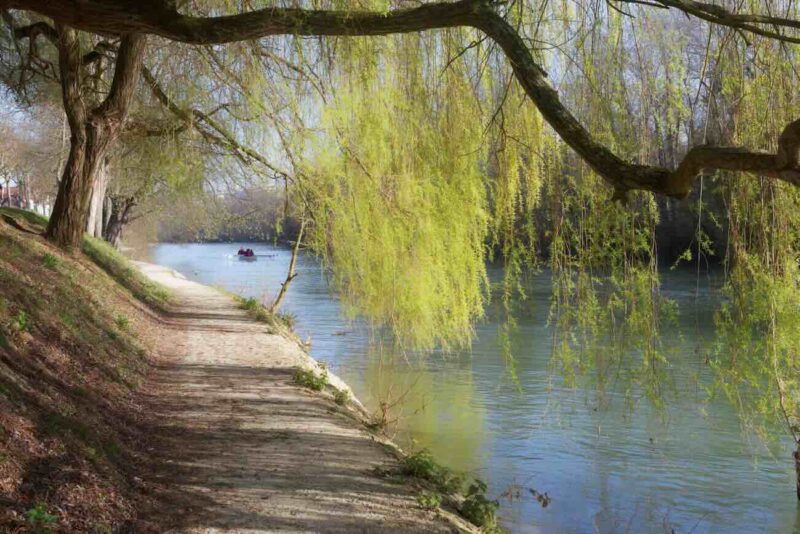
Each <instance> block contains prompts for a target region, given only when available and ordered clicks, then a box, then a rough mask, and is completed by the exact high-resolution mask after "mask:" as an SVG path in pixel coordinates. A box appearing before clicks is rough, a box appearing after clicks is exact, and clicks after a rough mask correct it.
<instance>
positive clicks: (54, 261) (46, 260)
mask: <svg viewBox="0 0 800 534" xmlns="http://www.w3.org/2000/svg"><path fill="white" fill-rule="evenodd" d="M42 265H44V266H45V267H47V268H48V269H55V268H56V267H58V258H57V257H55V256H54V255H53V254H50V253H49V252H48V253H45V255H44V256H42Z"/></svg>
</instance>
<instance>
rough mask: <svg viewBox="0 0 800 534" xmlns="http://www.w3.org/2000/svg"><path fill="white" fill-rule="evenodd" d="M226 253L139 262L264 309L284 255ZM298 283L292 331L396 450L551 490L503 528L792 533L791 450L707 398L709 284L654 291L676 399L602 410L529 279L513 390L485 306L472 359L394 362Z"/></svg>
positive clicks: (544, 291)
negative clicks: (570, 383) (558, 368)
mask: <svg viewBox="0 0 800 534" xmlns="http://www.w3.org/2000/svg"><path fill="white" fill-rule="evenodd" d="M238 246H239V244H238V243H237V244H234V245H233V246H231V245H217V244H202V245H169V244H165V245H158V246H155V247H152V248H151V250H150V259H151V261H154V262H156V263H160V264H163V265H168V266H170V267H172V268H174V269H176V270H178V271H180V272H182V273H184V274H185V275H187V276H188V277H190V278H193V279H195V280H198V281H201V282H203V283H206V284H211V285H219V286H222V287H225V288H226V289H228V290H230V291H234V292H237V293H240V294H242V295H246V296H255V297H259V298H262V297H263V298H270V297H271V296H272V295H274V293H275V291H276V289H277V288H278V287H279V284H280V282H281V281H283V278H284V277H285V269H286V266H287V264H288V259H289V252H288V251H286V250H283V249H280V248H278V249H273V248H272V247H270V246H269V245H263V244H251V245H248V246H251V247H252V248H254V249H256V251H257V252H262V251H263V252H265V253H267V252H268V253H269V254H275V256H274V257H272V258H263V259H262V258H259V261H257V262H254V263H245V262H241V263H240V262H237V261H236V260H235V258H231V257H230V255H231V253H232V252H235V249H237V248H238ZM268 249H269V250H268ZM298 272H299V276H298V278H297V279H296V280H295V282H294V283H293V285H292V288H291V290H290V291H289V294H288V297H287V299H286V301H285V303H284V306H285V309H286V310H287V311H289V312H291V313H293V314H295V315H296V318H297V330H298V333H299V334H300V336H301V337H303V338H306V337H310V338H311V340H312V342H313V346H312V351H311V352H312V355H313V356H314V357H315V358H317V359H319V360H323V361H326V362H327V363H328V364H329V365H330V367H331V368H332V370H333V371H334V372H335V373H337V374H339V375H340V376H341V377H342V378H344V379H345V380H346V381H347V382H348V383H349V384H351V385H352V386H353V388H354V390H355V392H356V394H357V395H358V396H359V398H361V399H362V400H364V401H365V404H367V405H368V407H369V408H370V409H372V410H376V411H377V410H379V406H380V403H381V402H388V403H389V404H390V405H391V409H390V410H389V416H388V417H389V418H390V419H396V420H397V428H396V430H397V432H398V433H399V434H398V437H399V438H400V439H407V440H412V439H413V440H415V441H416V442H417V444H418V445H419V446H424V447H428V448H430V449H431V450H432V451H433V452H434V454H435V455H436V456H437V458H438V459H440V460H442V461H444V462H445V463H447V464H449V465H450V466H451V467H454V468H457V469H462V470H467V471H470V472H472V473H474V474H475V475H476V476H480V477H482V478H484V479H485V480H487V481H488V482H489V484H490V490H491V493H493V494H494V495H500V494H502V493H503V492H504V491H505V490H507V489H508V488H509V487H514V486H515V485H518V486H520V487H522V488H535V489H537V490H539V491H542V492H545V491H546V492H547V493H548V495H550V497H551V498H552V504H550V506H548V507H547V508H542V507H541V506H540V505H539V504H538V503H536V502H535V501H534V500H533V499H532V498H531V497H530V494H529V493H527V492H526V491H521V492H520V496H521V498H520V499H519V500H515V501H514V502H507V501H502V510H501V513H502V517H503V521H504V524H505V526H506V527H507V528H508V529H509V530H510V531H512V532H525V533H528V532H575V533H584V532H601V533H606V532H608V533H612V532H613V533H616V532H632V533H639V532H670V531H671V530H672V529H675V532H689V531H693V532H696V533H706V532H708V533H711V532H713V533H717V532H722V533H756V532H764V533H767V532H768V533H785V532H788V533H791V532H800V523H799V520H798V504H797V499H796V497H795V494H794V471H793V465H792V464H791V462H790V460H789V459H790V452H789V451H788V450H786V448H784V447H781V446H777V447H775V448H773V450H768V449H766V448H765V447H763V446H761V445H759V444H758V443H749V442H748V441H747V440H745V439H743V437H742V434H741V432H740V428H739V422H738V419H737V417H736V414H735V413H734V412H733V411H732V410H731V408H730V406H729V405H728V404H727V403H726V402H723V401H714V402H710V403H706V402H705V397H706V396H705V392H704V390H703V389H702V386H703V384H704V382H705V381H707V379H708V376H707V375H706V373H707V370H706V367H705V366H704V365H703V359H704V353H705V351H706V350H707V346H708V343H710V342H711V341H712V340H713V334H714V332H713V324H712V318H713V313H714V310H715V309H716V307H717V304H718V302H717V297H716V296H715V295H714V294H713V292H711V291H710V290H709V284H708V281H703V290H702V292H701V298H699V299H695V285H696V280H695V278H694V277H693V276H689V275H688V274H686V275H685V274H681V273H666V275H665V278H664V284H663V286H664V292H665V294H666V295H667V296H668V297H670V298H672V299H675V300H676V301H677V303H678V305H679V307H680V311H681V313H680V316H679V318H680V320H679V322H678V324H676V325H673V326H672V327H670V329H668V330H666V331H664V332H663V333H662V334H663V342H664V343H666V344H668V345H669V348H670V349H671V351H670V354H671V358H670V367H669V373H670V375H671V376H672V379H673V381H674V384H675V389H674V391H672V392H671V393H670V395H669V403H668V405H667V408H666V409H665V410H664V411H663V412H658V411H656V410H654V409H653V408H652V407H651V406H650V405H649V403H647V402H645V401H643V400H641V399H639V398H638V397H637V398H636V399H639V401H638V402H635V404H636V406H635V409H633V410H630V409H629V408H628V407H627V406H626V402H625V399H624V396H623V395H622V394H621V393H620V391H619V388H617V387H615V384H614V383H613V380H612V381H611V382H609V384H608V387H607V388H606V390H605V393H604V397H603V398H602V399H601V398H599V397H598V395H597V393H596V390H595V388H594V387H593V386H592V387H589V386H581V385H580V384H579V385H578V387H576V388H568V387H565V386H564V384H563V381H562V380H560V378H559V377H558V376H557V375H554V374H553V373H552V372H551V369H552V366H551V356H552V351H551V342H552V332H551V331H550V330H549V329H548V328H547V326H546V325H547V314H548V311H549V299H550V285H549V284H550V281H549V278H548V277H547V276H546V275H542V276H539V277H536V278H535V279H534V280H533V283H532V288H531V289H532V293H531V301H532V304H533V305H532V307H531V308H530V313H529V314H527V315H526V316H524V317H522V318H521V319H520V323H519V328H518V329H517V330H516V331H515V332H514V334H513V339H512V342H513V343H514V346H515V347H516V348H517V351H516V357H517V374H518V377H519V387H517V386H516V385H515V384H514V383H512V381H511V380H510V379H509V376H508V372H507V367H506V363H505V360H504V358H503V355H502V352H501V350H500V346H499V341H498V327H499V325H498V323H497V316H496V314H495V313H493V312H492V311H491V310H490V313H489V316H488V319H487V321H486V322H484V323H482V324H480V325H478V326H477V329H476V332H477V338H476V340H475V342H474V343H473V345H472V347H471V350H470V351H465V352H463V353H457V354H452V355H448V356H447V357H444V356H443V355H441V354H435V355H417V354H397V353H394V352H393V351H392V349H391V345H390V344H388V343H387V342H386V339H385V338H381V337H380V336H377V339H376V336H375V335H374V334H371V333H370V331H369V330H368V329H367V328H366V326H365V325H364V324H363V323H362V322H360V321H357V320H356V321H347V320H345V319H344V318H343V315H342V310H341V307H340V305H339V303H338V301H337V300H336V299H335V298H334V297H332V296H331V295H330V294H329V291H328V288H327V285H326V282H325V278H324V275H323V273H322V272H321V270H320V267H319V265H318V264H317V262H316V261H315V260H314V259H313V258H310V257H305V256H304V257H302V258H301V260H300V262H299V265H298ZM495 274H497V273H495ZM601 401H602V402H601Z"/></svg>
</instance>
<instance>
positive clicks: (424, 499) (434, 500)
mask: <svg viewBox="0 0 800 534" xmlns="http://www.w3.org/2000/svg"><path fill="white" fill-rule="evenodd" d="M417 504H419V505H420V506H421V507H422V508H424V509H425V510H436V509H437V508H439V507H440V506H441V505H442V495H441V493H436V492H433V493H429V492H427V491H423V492H422V493H420V494H419V495H417Z"/></svg>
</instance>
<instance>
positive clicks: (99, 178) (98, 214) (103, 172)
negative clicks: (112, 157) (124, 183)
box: [86, 158, 108, 238]
mask: <svg viewBox="0 0 800 534" xmlns="http://www.w3.org/2000/svg"><path fill="white" fill-rule="evenodd" d="M107 186H108V159H107V158H105V159H103V161H102V163H101V164H100V166H99V167H98V169H97V173H96V175H95V180H94V185H93V186H92V200H91V204H90V206H89V222H88V223H87V225H86V231H87V232H88V233H89V235H91V236H92V237H97V238H102V237H103V227H104V224H103V223H104V222H105V221H104V219H103V205H104V203H105V202H104V201H105V197H106V188H107Z"/></svg>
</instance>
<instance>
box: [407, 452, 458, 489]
mask: <svg viewBox="0 0 800 534" xmlns="http://www.w3.org/2000/svg"><path fill="white" fill-rule="evenodd" d="M401 468H402V473H403V474H404V475H407V476H412V477H416V478H421V479H423V480H427V481H428V482H431V483H433V485H434V486H436V488H437V489H438V490H439V491H441V492H442V493H447V494H452V493H458V492H459V491H461V488H462V487H463V486H464V476H463V475H461V474H459V473H456V472H455V471H453V470H452V469H450V468H448V467H445V466H443V465H441V464H439V463H438V462H436V460H434V459H433V455H432V454H431V453H430V451H429V450H427V449H422V450H420V451H417V452H415V453H414V454H412V455H410V456H406V457H405V458H403V460H402V462H401Z"/></svg>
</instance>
